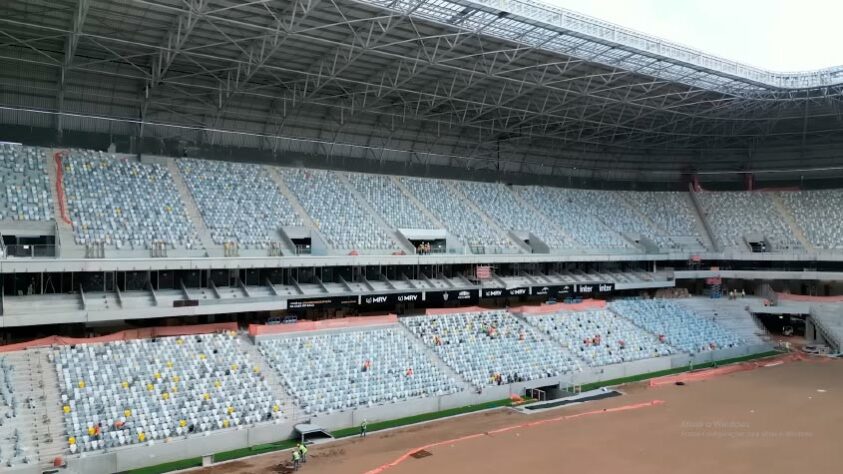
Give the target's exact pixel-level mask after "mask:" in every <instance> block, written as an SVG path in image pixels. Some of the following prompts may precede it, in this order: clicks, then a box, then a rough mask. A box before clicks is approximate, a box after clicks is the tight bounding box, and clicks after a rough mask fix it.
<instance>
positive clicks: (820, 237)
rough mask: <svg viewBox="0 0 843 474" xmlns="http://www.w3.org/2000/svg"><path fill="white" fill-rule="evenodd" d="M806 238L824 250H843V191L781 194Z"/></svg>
mask: <svg viewBox="0 0 843 474" xmlns="http://www.w3.org/2000/svg"><path fill="white" fill-rule="evenodd" d="M779 195H780V196H781V198H782V202H783V203H784V205H785V207H786V208H787V209H788V210H789V211H790V214H791V215H792V216H793V219H794V220H795V221H796V224H797V225H798V226H799V227H801V228H802V231H803V233H804V234H805V238H807V239H808V241H809V242H811V244H813V245H814V246H815V247H817V248H821V249H832V250H840V249H843V225H840V224H841V222H843V191H841V190H837V189H835V190H829V191H795V192H782V193H780V194H779Z"/></svg>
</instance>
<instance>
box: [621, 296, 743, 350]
mask: <svg viewBox="0 0 843 474" xmlns="http://www.w3.org/2000/svg"><path fill="white" fill-rule="evenodd" d="M611 307H612V309H613V310H614V311H616V312H617V313H618V314H620V315H621V316H623V317H625V318H627V319H629V320H630V321H632V322H633V323H635V324H636V325H638V326H640V327H642V328H644V329H646V330H647V331H650V332H652V333H653V334H656V335H659V336H664V339H665V342H667V343H668V344H670V345H672V346H673V347H676V348H677V349H680V350H682V351H685V352H688V353H691V354H694V353H698V352H705V351H710V350H715V349H724V348H729V347H736V346H739V345H742V344H745V343H744V341H742V340H741V339H740V338H739V337H737V336H735V335H734V334H732V333H731V332H729V331H727V330H726V329H725V328H723V327H722V326H720V325H719V324H717V323H715V322H713V321H709V320H707V319H704V318H702V317H699V316H697V315H695V314H693V313H692V312H691V310H689V309H687V308H685V307H683V306H681V305H679V304H677V303H675V302H673V301H669V300H619V301H615V302H613V303H611Z"/></svg>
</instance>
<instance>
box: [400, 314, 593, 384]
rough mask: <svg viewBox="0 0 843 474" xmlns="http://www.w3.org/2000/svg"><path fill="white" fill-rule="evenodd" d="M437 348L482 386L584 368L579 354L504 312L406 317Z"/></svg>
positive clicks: (469, 380)
mask: <svg viewBox="0 0 843 474" xmlns="http://www.w3.org/2000/svg"><path fill="white" fill-rule="evenodd" d="M401 322H402V323H403V324H405V325H406V326H407V327H408V328H409V329H410V330H411V331H412V332H413V334H415V335H416V336H417V337H419V338H420V339H421V340H422V341H424V343H425V344H427V345H429V346H431V347H433V348H435V349H436V352H437V353H438V354H439V355H440V356H441V357H442V359H443V360H444V361H445V362H446V363H447V364H448V365H449V366H451V367H452V368H453V369H454V370H455V371H456V372H457V373H458V374H460V375H462V377H463V378H464V379H465V380H467V381H468V382H470V383H471V384H472V385H474V386H475V387H478V388H482V387H484V386H487V385H493V384H495V383H496V382H495V380H494V377H495V375H500V377H501V379H502V383H507V382H512V381H518V380H525V381H526V380H535V379H541V378H546V377H555V376H558V375H562V374H565V373H569V372H573V371H577V370H579V366H578V365H577V361H576V357H575V356H574V355H573V354H572V353H571V352H569V351H566V350H565V349H563V348H562V347H560V346H559V345H558V344H557V343H556V342H554V341H552V340H551V339H550V338H548V337H545V336H543V335H542V334H540V333H539V332H538V331H536V330H535V329H533V328H532V327H530V326H528V325H526V324H524V323H522V322H521V321H520V320H519V319H518V318H516V317H514V316H512V315H511V314H509V313H506V312H505V311H484V312H479V313H456V314H447V315H442V316H413V317H404V318H401Z"/></svg>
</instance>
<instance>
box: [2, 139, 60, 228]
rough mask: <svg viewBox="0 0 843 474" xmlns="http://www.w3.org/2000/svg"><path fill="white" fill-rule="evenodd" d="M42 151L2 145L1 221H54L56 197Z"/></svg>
mask: <svg viewBox="0 0 843 474" xmlns="http://www.w3.org/2000/svg"><path fill="white" fill-rule="evenodd" d="M46 164H47V152H46V151H45V150H43V149H41V148H35V147H28V146H26V147H22V146H19V145H11V144H0V183H2V194H0V220H4V219H9V220H16V221H46V220H51V219H53V197H52V194H51V192H50V177H49V175H48V174H47V169H46Z"/></svg>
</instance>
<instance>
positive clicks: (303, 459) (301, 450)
mask: <svg viewBox="0 0 843 474" xmlns="http://www.w3.org/2000/svg"><path fill="white" fill-rule="evenodd" d="M298 450H299V454H301V463H302V464H304V463H306V462H307V446H305V444H304V443H299V446H298Z"/></svg>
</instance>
